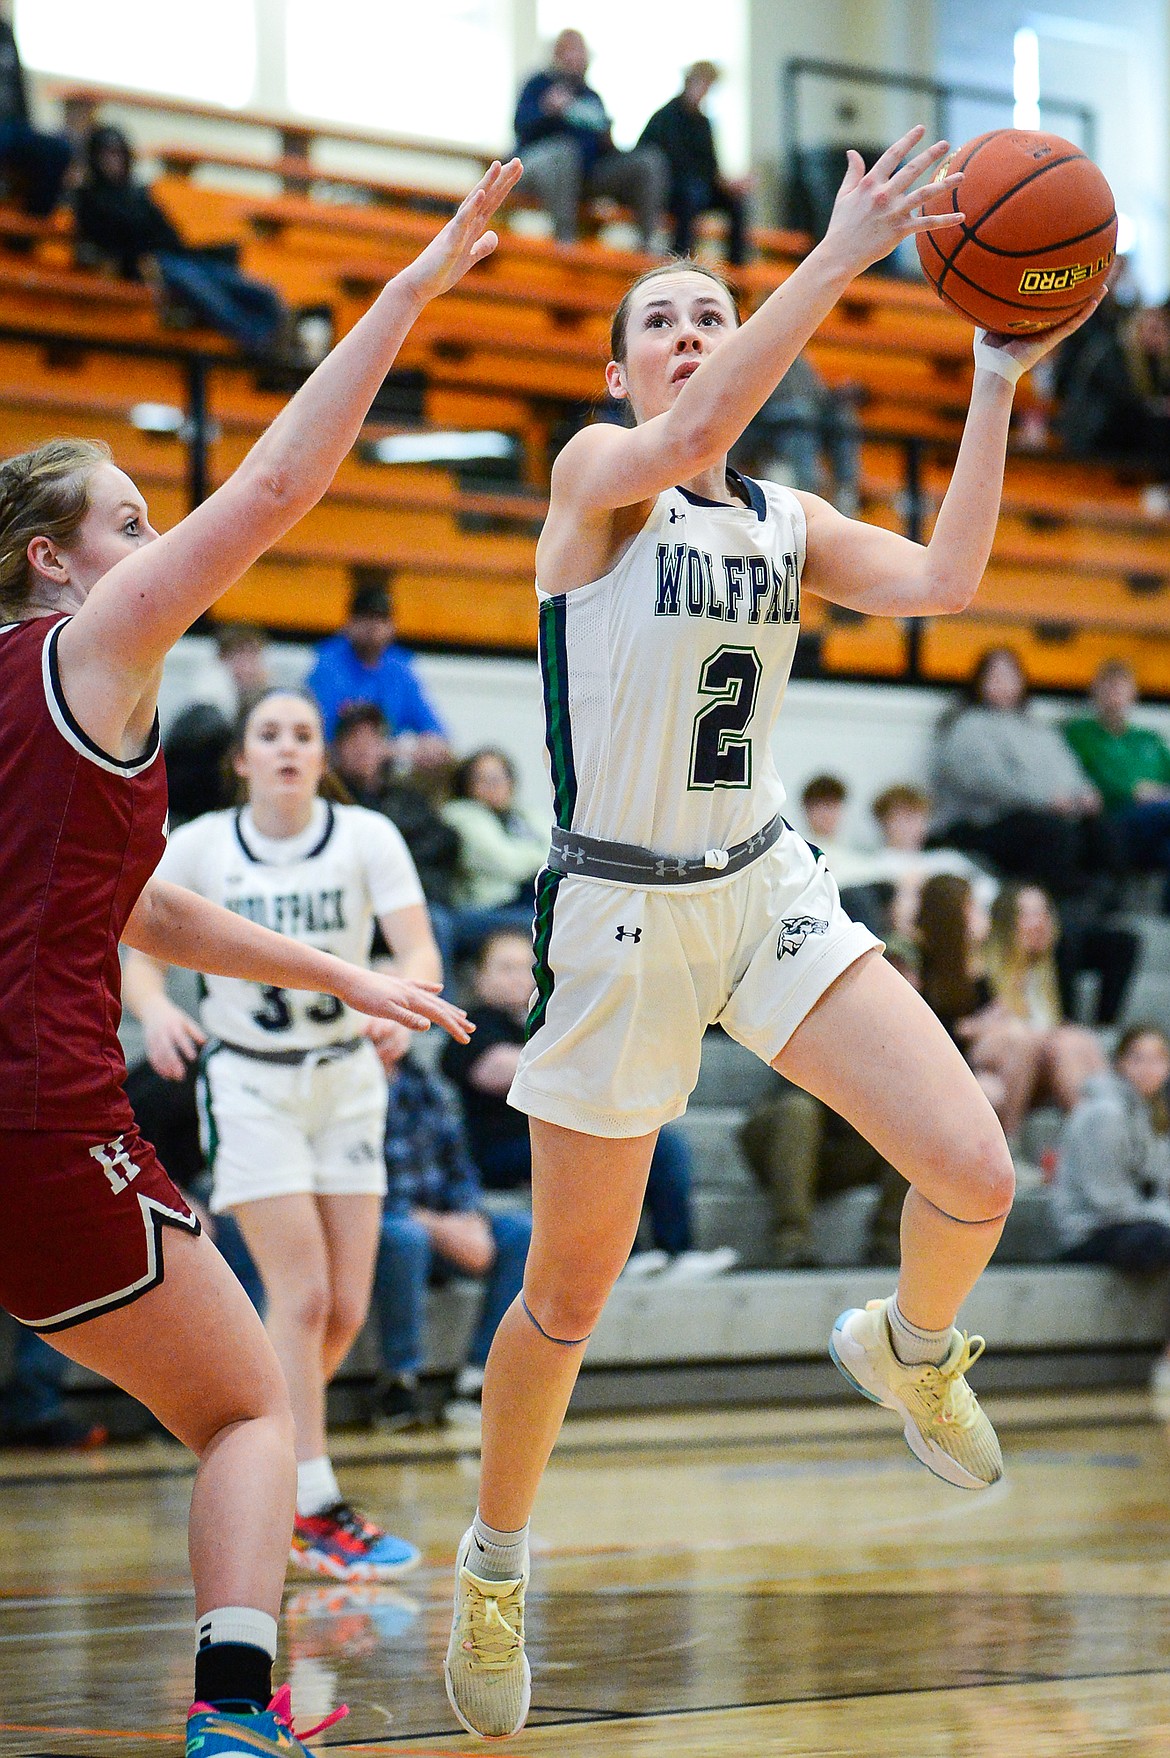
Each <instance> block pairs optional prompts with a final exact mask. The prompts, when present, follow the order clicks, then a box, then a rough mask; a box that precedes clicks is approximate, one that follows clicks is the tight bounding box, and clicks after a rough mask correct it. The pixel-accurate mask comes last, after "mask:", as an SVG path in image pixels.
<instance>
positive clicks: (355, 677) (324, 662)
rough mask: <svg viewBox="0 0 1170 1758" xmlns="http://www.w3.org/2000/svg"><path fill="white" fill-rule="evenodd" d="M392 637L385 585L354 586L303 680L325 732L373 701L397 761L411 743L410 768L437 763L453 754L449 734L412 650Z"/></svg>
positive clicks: (391, 610) (426, 767)
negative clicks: (345, 713) (341, 620)
mask: <svg viewBox="0 0 1170 1758" xmlns="http://www.w3.org/2000/svg"><path fill="white" fill-rule="evenodd" d="M394 636H395V629H394V608H393V603H392V601H391V597H390V588H389V586H387V585H385V584H384V583H382V582H367V583H363V584H359V585H358V586H356V587H355V588H354V592H353V595H352V597H351V598H350V602H349V615H348V616H347V618H346V621H345V625H344V627H343V628H342V629H341V630H340V631H339V632H338V633H337V634H336V635H331V636H330V637H329V638H328V640H326V641H322V642H321V644H320V646H319V647H318V648H317V658H316V661H315V663H314V666H313V669H312V671H311V672H310V673H309V676H308V680H307V682H308V687H309V689H310V690H311V691H312V692H313V694H314V696H316V698H317V701H318V702H319V704H320V707H321V717H322V719H323V721H324V723H325V736H326V738H328V739H332V737H333V735H334V733H335V732H336V731H337V720H338V716H339V715H340V713H341V711H342V709H343V708H352V707H353V706H354V704H355V703H358V702H373V703H374V705H375V706H376V707H378V708H380V709H381V710H382V713H383V714H384V715H385V716H386V720H387V722H388V723H389V726H390V730H391V733H392V734H393V737H394V738H395V740H396V741H398V743H397V744H396V753H397V755H398V757H399V760H400V761H401V760H405V757H406V748H407V745H408V744H409V747H410V750H409V763H408V765H407V766H408V767H410V768H413V769H420V770H429V769H434V768H438V767H441V766H442V765H444V764H446V763H448V762H449V761H450V757H451V747H450V745H449V744H448V743H447V735H446V733H445V732H444V730H443V724H442V722H441V721H440V719H439V717H438V715H437V714H436V712H435V710H434V708H433V707H432V705H431V703H430V701H429V700H428V698H427V694H426V691H425V690H424V689H423V686H422V684H421V683H420V681H419V677H418V673H417V672H416V671H415V666H414V656H413V654H411V653H408V652H407V650H406V648H405V647H400V646H399V645H398V643H397V642H396V641H395V638H394ZM408 735H412V736H410V737H409V738H408Z"/></svg>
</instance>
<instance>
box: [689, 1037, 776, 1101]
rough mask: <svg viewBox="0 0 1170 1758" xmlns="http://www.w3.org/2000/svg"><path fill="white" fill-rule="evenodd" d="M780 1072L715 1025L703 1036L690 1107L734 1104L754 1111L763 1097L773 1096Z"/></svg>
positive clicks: (770, 1097) (769, 1097)
mask: <svg viewBox="0 0 1170 1758" xmlns="http://www.w3.org/2000/svg"><path fill="white" fill-rule="evenodd" d="M779 1090H780V1076H779V1075H778V1074H777V1073H776V1072H775V1071H774V1070H773V1069H771V1068H769V1067H768V1064H767V1063H766V1062H761V1061H760V1059H759V1057H758V1056H753V1055H752V1053H751V1051H750V1050H745V1049H744V1047H743V1045H742V1044H737V1043H736V1041H735V1039H734V1038H729V1037H728V1036H727V1033H726V1032H724V1031H722V1030H721V1029H720V1028H719V1027H718V1026H712V1028H711V1030H710V1031H709V1032H708V1033H707V1034H706V1036H705V1037H704V1039H703V1055H702V1061H701V1063H700V1065H699V1079H698V1084H697V1085H696V1087H695V1090H694V1092H693V1093H692V1094H691V1105H692V1107H702V1106H707V1105H717V1106H735V1107H737V1108H739V1109H740V1110H743V1111H754V1110H755V1108H756V1106H757V1105H760V1104H762V1103H763V1102H764V1100H765V1099H772V1098H775V1096H776V1094H777V1092H778V1091H779Z"/></svg>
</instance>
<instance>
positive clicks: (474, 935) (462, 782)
mask: <svg viewBox="0 0 1170 1758" xmlns="http://www.w3.org/2000/svg"><path fill="white" fill-rule="evenodd" d="M516 779H517V778H516V769H515V765H514V764H513V762H512V759H511V758H510V757H509V756H508V754H507V752H506V751H500V750H498V749H496V748H495V747H494V746H490V745H485V746H484V747H483V748H482V749H481V750H478V751H473V752H472V753H471V755H470V756H469V757H465V758H464V759H463V761H462V762H461V763H459V764H457V765H456V767H455V771H454V774H453V775H452V778H451V798H450V799H449V800H448V801H447V803H446V805H445V806H444V807H443V819H444V821H445V823H446V824H447V826H448V827H449V828H450V829H451V830H453V831H454V832H455V834H456V835H457V836H458V838H459V877H458V882H457V885H456V890H455V901H456V904H457V905H458V914H457V917H456V937H457V941H458V947H459V950H460V951H465V952H466V951H474V950H475V948H476V947H477V946H478V945H479V943H480V942H481V941H482V939H483V938H484V935H485V934H488V933H490V932H492V931H493V930H494V929H496V928H516V929H519V930H520V932H522V933H524V934H526V935H527V934H529V933H530V932H531V928H532V915H533V891H532V882H533V880H534V879H535V878H536V875H537V873H539V871H540V869H541V867H542V866H543V865H544V862H545V858H546V857H547V855H548V831H547V830H546V829H545V828H544V827H543V826H542V825H538V824H536V823H535V822H533V821H532V820H531V819H529V818H527V817H526V816H525V814H524V813H523V812H522V811H521V810H520V808H519V807H518V806H517V804H516Z"/></svg>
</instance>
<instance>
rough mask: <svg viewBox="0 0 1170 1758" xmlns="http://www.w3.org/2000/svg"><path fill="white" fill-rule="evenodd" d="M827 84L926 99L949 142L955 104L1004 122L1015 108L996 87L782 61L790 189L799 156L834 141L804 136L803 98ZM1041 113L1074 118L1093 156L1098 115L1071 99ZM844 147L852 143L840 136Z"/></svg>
mask: <svg viewBox="0 0 1170 1758" xmlns="http://www.w3.org/2000/svg"><path fill="white" fill-rule="evenodd" d="M817 83H820V84H822V85H825V84H830V85H833V86H835V87H836V88H838V90H839V91H840V90H841V88H848V87H850V86H852V87H865V88H869V89H878V90H881V91H887V92H893V93H902V94H906V95H911V94H912V95H913V96H914V97H916V98H924V99H925V100H926V102H927V103H928V104H929V106H930V114H929V117H928V118H924V119H925V120H927V121H928V123H929V126H930V128H931V129H932V130H933V134H934V138H935V139H939V140H941V139H947V140H949V139H951V138H952V137H953V135H954V132H955V131H954V127H953V120H954V114H955V109H956V106H957V105H958V104H959V103H970V104H981V105H987V106H996V107H1000V108H1002V109H1003V111H1004V115H1005V123H1007V122H1010V118H1011V114H1012V109H1013V106H1014V104H1015V97H1014V94H1013V93H1012V92H1010V91H1005V90H1003V89H1002V88H1000V87H997V86H983V85H966V84H961V83H957V82H954V81H947V80H939V79H930V78H928V77H927V76H926V75H924V74H917V73H891V72H888V71H886V70H885V69H883V68H878V67H858V66H855V65H853V64H852V63H851V62H848V61H822V60H817V59H815V58H810V57H806V56H801V55H797V56H794V57H793V58H792V59H791V60H788V61H786V62H785V63H784V65H783V68H782V69H781V73H780V97H781V105H782V108H781V115H782V117H783V129H784V135H783V140H782V143H781V144H782V146H783V150H784V158H783V163H784V164H785V166H786V167H787V176H788V179H789V187H790V191H791V188H792V186H793V183H794V181H795V180H796V179H797V178H798V176H799V162H800V153H801V151H802V149H810V148H813V147H818V146H823V145H834V144H837V143H836V141H835V140H834V141H826V140H825V139H824V138H823V132H822V138H821V139H816V140H814V139H806V138H805V117H804V109H805V98H806V95H807V93H808V91H809V88H810V87H811V86H813V85H814V84H817ZM1041 113H1042V116H1043V120H1044V123H1045V126H1047V124H1048V123H1049V122H1050V121H1058V120H1059V119H1060V118H1061V117H1068V118H1070V119H1072V120H1073V121H1074V122H1075V123H1076V124H1077V126H1078V127H1079V129H1080V135H1081V138H1080V143H1079V144H1080V145H1081V146H1082V147H1083V149H1084V151H1085V152H1086V153H1087V154H1088V155H1089V157H1090V158H1095V157H1096V148H1097V112H1096V111H1095V110H1094V109H1093V108H1092V106H1091V105H1089V104H1082V103H1079V102H1077V101H1076V100H1074V99H1072V98H1044V99H1043V101H1042V103H1041ZM839 139H840V144H841V145H842V146H844V145H848V144H852V143H851V142H848V141H846V140H845V138H844V134H843V133H842V134H841V135H840V137H839Z"/></svg>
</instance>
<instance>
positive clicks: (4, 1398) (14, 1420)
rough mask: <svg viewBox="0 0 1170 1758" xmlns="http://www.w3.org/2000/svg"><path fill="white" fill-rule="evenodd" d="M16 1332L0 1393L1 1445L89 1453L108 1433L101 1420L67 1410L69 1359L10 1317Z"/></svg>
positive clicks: (99, 1445)
mask: <svg viewBox="0 0 1170 1758" xmlns="http://www.w3.org/2000/svg"><path fill="white" fill-rule="evenodd" d="M11 1322H12V1324H13V1327H14V1329H15V1331H16V1339H15V1342H14V1344H13V1350H12V1373H11V1375H10V1376H9V1379H8V1383H7V1385H5V1387H4V1389H3V1391H2V1392H0V1447H35V1448H37V1449H38V1450H40V1449H45V1450H46V1451H49V1452H58V1451H61V1452H89V1451H91V1450H92V1449H93V1448H94V1447H101V1446H104V1445H105V1443H106V1441H107V1440H108V1439H109V1433H108V1431H107V1429H106V1428H105V1427H104V1426H103V1424H101V1423H99V1422H87V1421H85V1420H84V1419H83V1418H82V1417H78V1416H74V1415H72V1414H71V1413H70V1411H69V1408H68V1406H67V1404H66V1402H65V1384H64V1382H65V1374H66V1370H67V1369H68V1367H69V1361H68V1358H67V1357H66V1356H64V1355H62V1354H60V1352H59V1351H58V1350H56V1349H54V1348H53V1346H52V1344H51V1343H50V1342H49V1341H48V1339H47V1338H45V1337H41V1336H38V1335H37V1333H36V1331H30V1330H28V1329H27V1327H26V1326H24V1325H18V1324H16V1322H15V1320H13V1321H11Z"/></svg>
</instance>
